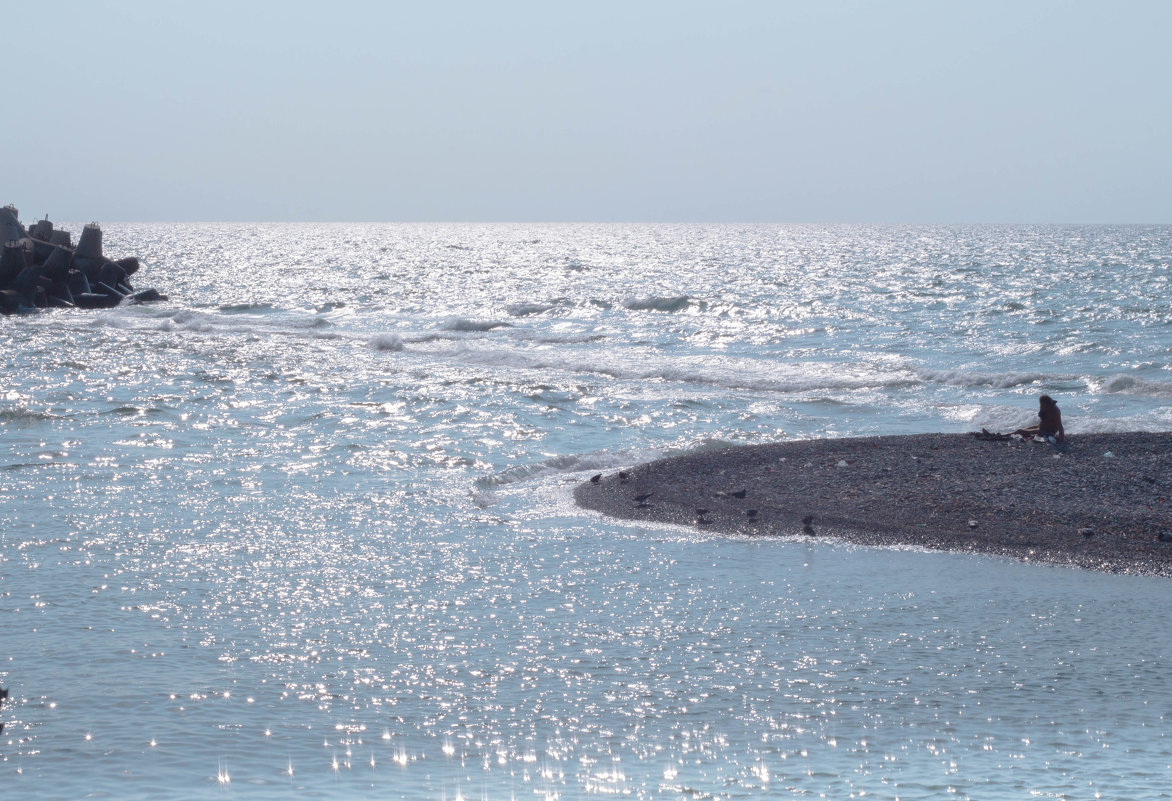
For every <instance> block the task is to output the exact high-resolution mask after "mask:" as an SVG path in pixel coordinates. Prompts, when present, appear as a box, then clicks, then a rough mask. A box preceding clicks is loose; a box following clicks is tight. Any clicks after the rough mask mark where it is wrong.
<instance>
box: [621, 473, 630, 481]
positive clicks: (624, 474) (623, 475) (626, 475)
mask: <svg viewBox="0 0 1172 801" xmlns="http://www.w3.org/2000/svg"><path fill="white" fill-rule="evenodd" d="M630 477H631V474H630V473H628V472H627V471H626V470H620V471H619V481H626V480H627V479H628V478H630Z"/></svg>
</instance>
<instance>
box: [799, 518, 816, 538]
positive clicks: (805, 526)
mask: <svg viewBox="0 0 1172 801" xmlns="http://www.w3.org/2000/svg"><path fill="white" fill-rule="evenodd" d="M813 522H814V515H806V516H805V517H803V518H802V533H803V534H805V535H806V536H807V537H813V536H814V527H813V526H812V525H810V524H811V523H813Z"/></svg>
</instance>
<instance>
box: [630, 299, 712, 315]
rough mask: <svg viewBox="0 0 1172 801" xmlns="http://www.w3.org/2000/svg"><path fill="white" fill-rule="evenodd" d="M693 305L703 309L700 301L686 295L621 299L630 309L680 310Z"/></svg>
mask: <svg viewBox="0 0 1172 801" xmlns="http://www.w3.org/2000/svg"><path fill="white" fill-rule="evenodd" d="M693 305H695V306H696V307H697V308H699V309H700V310H703V309H704V303H703V302H702V301H693V300H692V298H690V297H688V296H687V295H668V296H666V297H660V296H658V295H652V296H650V297H645V298H627V299H626V300H624V301H623V308H625V309H630V310H631V311H662V312H680V311H685V310H687V309H689V308H691V307H692V306H693Z"/></svg>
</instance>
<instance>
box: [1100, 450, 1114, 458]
mask: <svg viewBox="0 0 1172 801" xmlns="http://www.w3.org/2000/svg"><path fill="white" fill-rule="evenodd" d="M1103 458H1104V459H1114V458H1115V454H1113V453H1111V451H1107V452H1106V453H1104V454H1103Z"/></svg>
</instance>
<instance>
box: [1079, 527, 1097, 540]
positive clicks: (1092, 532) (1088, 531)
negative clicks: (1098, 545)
mask: <svg viewBox="0 0 1172 801" xmlns="http://www.w3.org/2000/svg"><path fill="white" fill-rule="evenodd" d="M1078 533H1079V534H1082V535H1083V536H1084V537H1086V538H1087V539H1088V540H1089V539H1090V538H1091V537H1093V536H1095V530H1094V529H1093V528H1080V529H1079V530H1078Z"/></svg>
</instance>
